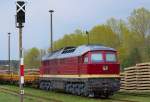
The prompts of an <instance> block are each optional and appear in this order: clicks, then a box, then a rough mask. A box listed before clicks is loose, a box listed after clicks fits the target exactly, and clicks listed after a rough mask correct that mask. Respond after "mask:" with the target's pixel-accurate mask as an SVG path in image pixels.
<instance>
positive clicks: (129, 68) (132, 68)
mask: <svg viewBox="0 0 150 102" xmlns="http://www.w3.org/2000/svg"><path fill="white" fill-rule="evenodd" d="M135 69H136V66H134V67H128V68H125V69H124V70H125V71H128V70H135Z"/></svg>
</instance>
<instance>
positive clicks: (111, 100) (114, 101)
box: [0, 87, 139, 102]
mask: <svg viewBox="0 0 150 102" xmlns="http://www.w3.org/2000/svg"><path fill="white" fill-rule="evenodd" d="M0 91H1V92H3V93H7V94H11V95H14V96H19V93H18V91H14V90H11V89H8V88H4V87H0ZM25 97H26V98H28V99H30V100H34V99H37V100H39V101H37V102H45V101H46V102H63V101H61V100H56V99H52V98H47V97H43V96H37V95H33V94H29V93H25ZM95 100H97V101H103V100H104V101H106V100H108V102H139V101H131V100H126V99H125V100H124V99H116V98H109V99H99V98H95Z"/></svg>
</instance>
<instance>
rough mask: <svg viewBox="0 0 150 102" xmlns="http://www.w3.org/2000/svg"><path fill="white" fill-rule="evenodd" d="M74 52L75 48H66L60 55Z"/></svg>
mask: <svg viewBox="0 0 150 102" xmlns="http://www.w3.org/2000/svg"><path fill="white" fill-rule="evenodd" d="M75 50H76V47H66V48H65V49H64V50H63V52H62V54H66V53H72V52H74V51H75Z"/></svg>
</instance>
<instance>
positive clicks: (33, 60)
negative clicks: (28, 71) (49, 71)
mask: <svg viewBox="0 0 150 102" xmlns="http://www.w3.org/2000/svg"><path fill="white" fill-rule="evenodd" d="M24 58H25V59H24V60H25V67H26V68H39V66H40V60H41V59H40V58H41V57H40V51H39V49H37V48H31V49H29V50H28V51H26V52H25V55H24Z"/></svg>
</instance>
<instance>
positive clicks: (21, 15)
mask: <svg viewBox="0 0 150 102" xmlns="http://www.w3.org/2000/svg"><path fill="white" fill-rule="evenodd" d="M16 13H17V14H16V27H17V28H18V29H19V59H20V65H19V79H20V80H19V87H20V102H23V98H24V90H23V84H24V59H23V47H22V28H23V27H24V26H23V24H24V23H25V2H24V1H17V2H16Z"/></svg>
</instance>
